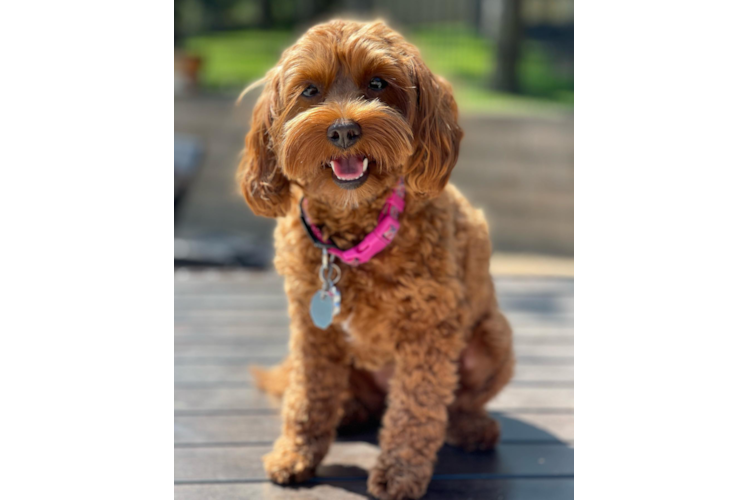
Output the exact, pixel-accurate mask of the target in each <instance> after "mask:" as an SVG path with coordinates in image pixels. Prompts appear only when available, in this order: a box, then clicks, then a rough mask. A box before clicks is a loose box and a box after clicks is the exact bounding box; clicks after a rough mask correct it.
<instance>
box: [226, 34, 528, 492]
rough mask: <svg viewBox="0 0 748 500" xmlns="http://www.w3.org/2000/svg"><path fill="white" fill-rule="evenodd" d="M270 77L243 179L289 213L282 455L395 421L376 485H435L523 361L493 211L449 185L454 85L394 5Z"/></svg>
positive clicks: (288, 57) (284, 247)
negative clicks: (392, 22) (500, 281)
mask: <svg viewBox="0 0 748 500" xmlns="http://www.w3.org/2000/svg"><path fill="white" fill-rule="evenodd" d="M262 83H264V89H263V91H262V93H261V95H260V96H259V98H258V101H257V103H256V105H255V108H254V111H253V114H252V119H251V128H250V131H249V133H248V134H247V136H246V141H245V149H244V152H243V155H242V158H241V161H240V165H239V169H238V174H237V178H238V182H239V185H240V189H241V192H242V193H243V195H244V197H245V199H246V201H247V203H248V204H249V207H250V208H251V209H252V210H253V211H254V213H255V214H258V215H261V216H266V217H273V218H277V227H276V229H275V251H276V253H275V261H274V263H275V267H276V269H277V270H278V272H279V273H280V274H281V275H282V276H284V278H285V291H286V294H287V296H288V302H289V306H288V310H289V314H290V330H291V334H290V343H289V348H290V354H289V356H288V358H287V359H286V360H285V361H284V362H283V363H282V364H281V365H279V366H276V367H274V368H271V369H269V370H260V369H255V370H254V376H255V380H256V383H257V384H258V386H259V387H260V388H262V389H264V390H265V391H267V392H269V393H272V394H277V395H282V396H283V404H282V419H283V428H282V434H281V436H280V437H279V438H278V440H277V441H276V442H275V445H274V447H273V450H272V452H270V453H269V454H268V455H266V456H265V457H263V462H264V466H265V470H266V472H267V474H268V476H269V478H270V479H271V480H272V481H274V482H276V483H279V484H290V483H296V482H302V481H305V480H307V479H308V478H310V477H311V476H313V474H314V470H315V468H316V466H317V465H318V464H319V463H320V461H321V460H322V459H323V458H324V456H325V454H326V453H327V451H328V449H329V447H330V445H331V443H332V442H333V440H334V439H335V436H336V430H337V429H338V427H339V426H351V425H358V424H362V423H365V422H368V421H381V425H382V427H381V430H380V432H379V443H380V447H381V453H380V455H379V457H378V460H377V462H376V465H375V466H374V468H373V469H372V470H371V471H370V474H369V478H368V490H369V492H370V493H371V494H372V495H374V496H376V497H378V498H380V499H403V498H420V497H421V496H423V495H424V494H425V492H426V489H427V487H428V484H429V481H430V479H431V476H432V473H433V467H434V462H435V460H436V455H437V452H438V450H439V449H440V448H441V447H442V446H443V444H444V443H445V442H446V443H448V444H450V445H454V446H458V447H461V448H463V449H466V450H487V449H493V448H494V446H495V445H496V443H497V441H498V439H499V436H500V429H499V426H498V423H497V422H496V421H495V420H494V419H492V418H491V417H490V416H489V415H488V413H487V412H486V410H485V408H484V406H485V404H486V403H487V402H488V401H489V400H490V399H491V398H492V397H493V396H495V395H496V394H497V393H498V392H499V391H500V390H501V389H502V388H503V387H504V386H505V385H506V384H507V383H508V382H509V380H510V379H511V377H512V374H513V370H514V363H515V361H514V354H513V348H512V331H511V328H510V326H509V324H508V322H507V320H506V318H505V317H504V315H503V314H502V313H501V312H500V311H499V308H498V304H497V300H496V296H495V291H494V286H493V282H492V279H491V275H490V273H489V259H490V255H491V248H490V241H489V237H488V227H487V224H486V221H485V219H484V216H483V214H482V212H481V211H478V210H476V209H474V208H473V207H472V206H471V205H470V204H469V203H468V202H467V201H466V200H465V198H464V197H463V196H462V195H461V194H460V192H459V191H458V190H457V189H456V188H455V187H454V186H452V185H451V184H449V177H450V173H451V171H452V169H453V168H454V166H455V164H456V162H457V158H458V153H459V147H460V141H461V139H462V136H463V132H462V129H461V128H460V126H459V125H458V123H457V105H456V103H455V100H454V98H453V95H452V89H451V86H450V85H449V83H447V81H445V80H444V79H442V78H440V77H437V76H434V75H433V74H432V73H431V71H430V70H429V69H428V68H427V67H426V65H425V64H424V62H423V60H422V59H421V56H420V54H419V52H418V50H417V49H416V48H415V47H414V46H413V45H411V44H409V43H408V42H406V41H405V39H404V38H403V37H402V36H401V35H400V34H398V33H397V32H395V31H393V30H392V29H390V28H389V27H388V26H387V25H386V24H384V23H383V22H380V21H377V22H373V23H359V22H353V21H342V20H335V21H331V22H328V23H325V24H321V25H318V26H315V27H313V28H311V29H310V30H309V31H307V32H306V33H305V34H304V35H303V36H302V37H301V38H300V39H299V40H298V41H297V42H296V43H295V44H294V45H293V46H291V47H290V48H289V49H287V50H286V51H285V52H283V54H282V56H281V59H280V61H279V62H278V64H277V65H276V66H275V67H274V68H272V69H271V70H270V71H268V73H267V75H266V76H265V78H264V79H263V80H262ZM310 304H311V305H310Z"/></svg>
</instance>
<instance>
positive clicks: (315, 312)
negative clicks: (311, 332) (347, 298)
mask: <svg viewBox="0 0 748 500" xmlns="http://www.w3.org/2000/svg"><path fill="white" fill-rule="evenodd" d="M338 304H339V302H338ZM309 314H311V316H312V322H313V323H314V325H315V326H316V327H317V328H321V329H323V330H324V329H326V328H327V327H328V326H330V324H331V323H332V318H333V316H335V299H334V296H333V294H331V293H330V291H329V290H319V291H318V292H317V293H315V294H314V297H312V303H311V304H310V305H309Z"/></svg>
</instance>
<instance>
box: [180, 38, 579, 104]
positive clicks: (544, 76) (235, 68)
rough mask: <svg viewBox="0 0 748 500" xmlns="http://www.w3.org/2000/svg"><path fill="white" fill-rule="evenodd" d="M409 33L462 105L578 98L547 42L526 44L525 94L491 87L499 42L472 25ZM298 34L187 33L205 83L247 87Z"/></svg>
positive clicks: (523, 62)
mask: <svg viewBox="0 0 748 500" xmlns="http://www.w3.org/2000/svg"><path fill="white" fill-rule="evenodd" d="M406 36H407V38H408V39H409V40H410V41H411V42H412V43H414V44H415V45H416V46H417V47H418V48H419V49H420V50H421V53H422V55H423V57H424V60H425V61H426V63H427V64H428V65H429V67H430V68H431V69H432V71H433V72H434V73H436V74H439V75H442V76H444V77H445V78H446V79H447V80H449V81H450V82H451V83H452V85H453V86H454V90H455V94H456V98H457V101H458V104H459V105H460V108H461V109H462V110H465V111H468V112H513V113H525V112H527V113H532V112H542V111H544V110H548V111H553V110H558V109H570V107H571V106H572V105H573V102H574V80H573V74H572V73H571V71H566V72H567V73H570V74H569V76H566V77H565V76H563V74H564V73H565V72H564V71H559V70H558V68H556V67H554V65H553V58H552V57H551V55H550V54H549V53H548V52H547V50H548V49H547V48H546V47H545V46H544V45H543V44H541V43H538V42H536V41H525V42H524V43H523V44H522V51H521V58H520V61H519V68H518V70H519V79H520V85H521V89H522V95H515V94H508V93H502V92H497V91H493V90H490V79H491V78H492V76H493V68H494V67H495V57H496V56H495V54H496V46H495V44H494V42H492V41H491V40H489V39H487V38H484V37H481V36H479V35H477V34H476V33H475V31H474V30H471V29H470V28H468V27H464V26H459V25H429V26H420V27H419V26H415V27H412V28H411V29H410V30H409V31H408V33H407V34H406ZM295 39H296V35H295V34H294V33H293V32H292V31H290V30H242V31H225V32H214V33H210V34H206V35H199V36H192V37H188V38H187V39H186V40H185V41H184V48H185V49H186V50H187V51H188V52H190V53H192V54H195V55H198V56H200V57H201V58H202V59H203V61H204V68H203V72H202V75H201V78H202V84H203V86H205V87H207V88H210V89H214V90H215V89H222V90H231V91H234V90H236V89H239V88H242V87H244V86H246V85H247V84H248V83H250V82H252V81H255V80H257V79H259V78H261V77H262V76H263V75H264V74H265V72H266V71H267V70H268V69H269V68H271V67H272V66H273V65H274V64H275V63H276V61H277V60H278V57H279V56H280V54H281V52H282V51H283V50H284V49H285V48H286V47H288V46H289V45H291V44H292V43H293V42H294V40H295Z"/></svg>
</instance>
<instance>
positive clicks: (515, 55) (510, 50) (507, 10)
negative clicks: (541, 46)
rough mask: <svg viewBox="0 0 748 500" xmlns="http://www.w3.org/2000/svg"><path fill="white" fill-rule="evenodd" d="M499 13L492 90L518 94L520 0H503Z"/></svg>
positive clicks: (520, 24)
mask: <svg viewBox="0 0 748 500" xmlns="http://www.w3.org/2000/svg"><path fill="white" fill-rule="evenodd" d="M503 4H504V5H503V7H504V8H503V9H502V12H501V21H500V23H501V27H500V30H499V43H498V50H497V51H496V55H497V60H496V73H495V75H494V81H493V84H494V88H496V89H497V90H503V91H504V92H511V93H514V94H517V93H519V90H520V89H519V77H518V74H517V73H518V72H517V69H518V68H517V66H518V62H519V54H520V46H521V44H522V31H523V29H522V17H521V16H522V11H521V7H522V0H504V2H503Z"/></svg>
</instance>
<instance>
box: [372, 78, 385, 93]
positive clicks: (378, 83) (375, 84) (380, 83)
mask: <svg viewBox="0 0 748 500" xmlns="http://www.w3.org/2000/svg"><path fill="white" fill-rule="evenodd" d="M386 86H387V82H386V81H385V80H382V79H381V78H379V77H378V76H375V77H374V78H372V79H371V81H370V82H369V88H370V89H371V90H384V88H385V87H386Z"/></svg>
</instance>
